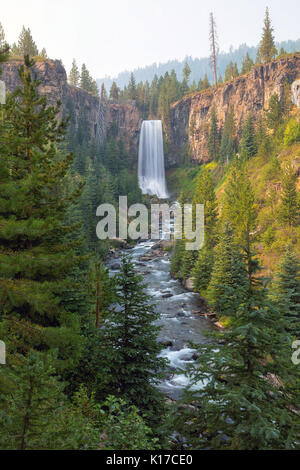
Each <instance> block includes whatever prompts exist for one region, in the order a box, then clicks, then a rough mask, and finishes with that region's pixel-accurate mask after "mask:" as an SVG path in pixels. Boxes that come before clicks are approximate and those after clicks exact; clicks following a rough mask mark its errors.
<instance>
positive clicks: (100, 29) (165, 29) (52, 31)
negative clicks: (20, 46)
mask: <svg viewBox="0 0 300 470" xmlns="http://www.w3.org/2000/svg"><path fill="white" fill-rule="evenodd" d="M267 5H268V6H269V8H270V11H271V18H272V24H273V26H274V29H275V36H276V40H277V41H281V40H286V39H298V38H299V37H300V27H299V19H300V1H299V0H286V1H283V0H266V1H265V0H226V1H225V0H1V1H0V8H1V10H0V21H1V23H2V25H3V27H4V29H5V32H6V37H7V40H8V41H9V42H10V43H12V42H14V41H16V39H17V37H18V35H19V33H20V31H21V28H22V25H23V24H24V25H25V26H26V27H29V28H30V29H31V31H32V34H33V38H34V39H35V41H36V43H37V45H38V47H39V48H40V49H41V48H42V47H45V48H46V50H47V52H48V55H49V56H50V57H51V58H53V59H55V58H57V59H62V61H63V63H64V65H65V66H66V68H67V70H69V68H70V65H71V63H72V59H73V57H75V58H76V60H77V62H78V64H80V65H81V63H82V62H85V63H86V65H87V67H88V69H89V70H90V72H91V73H92V75H93V76H94V77H95V78H96V77H97V78H100V77H103V76H104V75H116V74H117V73H118V72H121V71H123V70H125V69H127V70H131V69H133V68H135V67H139V66H144V65H148V64H152V63H154V62H165V61H167V60H169V59H174V58H178V59H182V58H184V57H185V56H186V55H189V56H193V57H206V56H207V55H208V51H209V41H208V17H209V12H210V11H213V12H214V13H215V17H216V21H217V26H218V35H219V43H220V49H221V50H223V51H226V50H228V49H229V47H230V45H233V46H238V45H239V44H241V43H244V42H246V43H247V44H249V45H256V44H257V43H258V41H259V38H260V36H261V30H262V25H263V18H264V11H265V8H266V6H267Z"/></svg>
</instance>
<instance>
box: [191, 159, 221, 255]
mask: <svg viewBox="0 0 300 470" xmlns="http://www.w3.org/2000/svg"><path fill="white" fill-rule="evenodd" d="M194 203H195V204H204V220H205V240H206V243H207V244H208V246H210V247H212V246H214V244H215V237H216V223H217V218H218V203H217V198H216V193H215V188H214V183H213V177H212V173H211V171H210V170H209V169H208V168H207V167H206V168H204V169H203V170H202V171H201V173H200V175H199V177H198V179H197V182H196V190H195V194H194Z"/></svg>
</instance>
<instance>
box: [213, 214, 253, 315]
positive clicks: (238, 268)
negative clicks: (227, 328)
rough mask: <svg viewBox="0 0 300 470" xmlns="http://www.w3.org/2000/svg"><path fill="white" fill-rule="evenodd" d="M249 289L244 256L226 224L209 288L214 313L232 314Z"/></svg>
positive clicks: (216, 254)
mask: <svg viewBox="0 0 300 470" xmlns="http://www.w3.org/2000/svg"><path fill="white" fill-rule="evenodd" d="M248 289H249V278H248V275H247V271H246V269H245V264H244V260H243V256H242V254H241V252H240V250H239V249H238V248H237V246H236V245H235V243H234V237H233V230H232V228H231V226H230V225H229V224H227V223H226V224H225V227H224V229H223V232H222V235H221V239H220V243H219V245H218V246H217V248H216V251H215V263H214V267H213V271H212V274H211V280H210V284H209V286H208V291H207V292H208V298H209V300H210V304H211V306H212V308H213V311H214V312H215V313H216V314H217V315H220V316H223V315H228V314H231V312H232V310H234V308H236V307H237V306H239V305H241V304H242V303H243V302H244V301H245V299H246V295H247V292H248Z"/></svg>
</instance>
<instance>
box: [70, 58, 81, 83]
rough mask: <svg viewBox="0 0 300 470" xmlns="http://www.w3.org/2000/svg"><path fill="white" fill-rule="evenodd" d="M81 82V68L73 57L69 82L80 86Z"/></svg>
mask: <svg viewBox="0 0 300 470" xmlns="http://www.w3.org/2000/svg"><path fill="white" fill-rule="evenodd" d="M79 82H80V73H79V70H78V67H77V63H76V60H75V59H73V62H72V68H71V70H70V75H69V83H70V85H72V86H76V87H78V86H79Z"/></svg>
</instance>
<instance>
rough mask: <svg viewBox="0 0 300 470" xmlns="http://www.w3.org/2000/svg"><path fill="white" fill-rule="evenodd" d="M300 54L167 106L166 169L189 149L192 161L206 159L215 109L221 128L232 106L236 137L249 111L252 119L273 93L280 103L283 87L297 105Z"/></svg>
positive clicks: (267, 102)
mask: <svg viewBox="0 0 300 470" xmlns="http://www.w3.org/2000/svg"><path fill="white" fill-rule="evenodd" d="M299 79H300V55H299V54H295V55H293V56H289V57H286V58H282V59H278V60H274V61H273V62H270V63H268V64H265V65H258V66H254V67H253V68H252V70H251V71H250V73H249V74H247V75H243V76H240V77H238V78H236V79H235V80H233V81H231V82H227V83H225V84H224V85H222V86H220V87H219V88H218V89H217V90H215V89H213V88H211V89H209V90H206V91H203V92H197V93H193V94H190V95H187V96H185V97H184V98H182V99H181V100H180V101H178V102H176V103H174V104H172V105H171V120H170V126H169V130H168V141H169V144H170V151H169V153H168V156H167V159H168V164H169V166H174V165H176V164H177V163H178V162H180V161H181V159H182V155H183V153H184V152H185V151H186V149H187V148H188V149H189V152H190V155H191V158H192V160H194V161H196V162H199V163H201V162H205V161H208V160H209V156H208V151H207V142H208V134H209V126H210V118H211V112H212V109H213V108H215V110H216V113H217V116H218V120H219V123H220V125H221V127H222V126H223V125H224V122H225V117H226V114H227V112H228V109H229V106H230V105H232V106H233V109H234V112H235V117H236V124H237V132H238V136H240V134H241V130H242V125H243V122H244V120H245V118H246V116H247V114H248V113H249V112H251V113H252V114H253V116H254V117H255V119H257V118H258V116H259V114H260V113H261V112H263V110H264V109H267V108H268V106H269V100H270V98H271V96H272V95H273V94H274V93H277V94H278V95H279V97H280V99H281V100H282V98H283V93H284V84H285V83H286V82H288V83H289V85H290V86H291V90H292V92H293V95H294V103H295V104H297V105H299V104H300V100H299V89H300V86H299V84H300V82H299Z"/></svg>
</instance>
